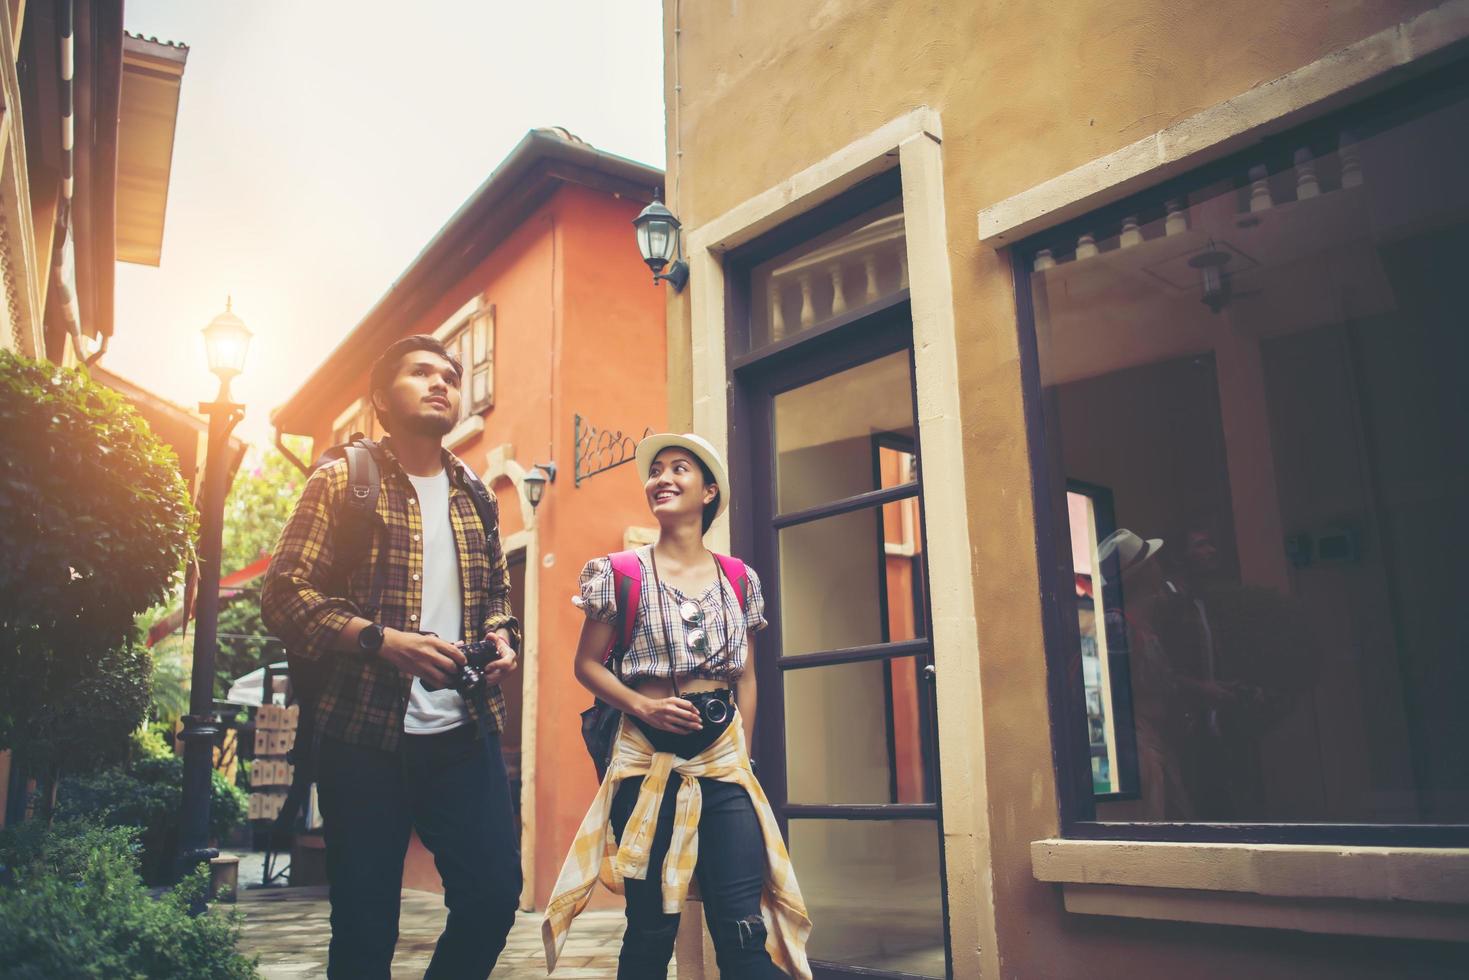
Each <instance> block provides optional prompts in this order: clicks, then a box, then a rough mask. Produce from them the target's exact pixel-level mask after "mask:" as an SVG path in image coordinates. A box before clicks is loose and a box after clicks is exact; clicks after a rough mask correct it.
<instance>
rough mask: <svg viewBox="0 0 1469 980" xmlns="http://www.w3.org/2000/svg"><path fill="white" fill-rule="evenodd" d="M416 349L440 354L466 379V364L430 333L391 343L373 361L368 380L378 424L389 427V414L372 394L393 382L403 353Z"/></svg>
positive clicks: (369, 396) (460, 377) (369, 395)
mask: <svg viewBox="0 0 1469 980" xmlns="http://www.w3.org/2000/svg"><path fill="white" fill-rule="evenodd" d="M416 350H426V351H428V352H430V353H432V354H437V355H439V356H440V357H442V358H443V359H444V360H446V361H448V362H449V363H450V364H452V365H454V373H455V374H456V375H457V376H458V377H459V380H460V381H461V382H463V380H464V365H463V364H460V363H459V358H457V357H455V356H454V355H453V353H452V352H450V350H449V348H447V347H445V346H444V345H443V344H442V343H441V342H440V341H439V340H438V338H436V337H434V336H432V335H430V334H426V333H416V334H414V335H413V336H411V337H404V338H403V339H402V340H397V341H394V342H393V343H391V344H389V345H388V349H387V350H385V351H383V352H382V353H381V354H379V355H378V358H377V360H375V361H373V362H372V373H371V374H370V375H368V381H367V400H368V402H369V403H371V404H372V411H373V414H375V415H376V416H377V421H378V424H379V425H381V426H382V427H383V428H384V429H387V428H388V419H387V416H386V415H384V414H383V412H382V410H381V409H379V408H378V407H377V404H376V403H375V402H373V400H372V396H373V395H374V394H376V393H377V392H378V391H380V390H382V389H383V388H386V387H388V386H389V385H391V384H392V383H393V379H394V378H395V377H397V376H398V365H399V364H400V363H402V361H403V355H404V354H409V353H412V352H413V351H416Z"/></svg>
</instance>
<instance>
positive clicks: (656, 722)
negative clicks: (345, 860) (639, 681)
mask: <svg viewBox="0 0 1469 980" xmlns="http://www.w3.org/2000/svg"><path fill="white" fill-rule="evenodd" d="M635 714H636V715H637V717H638V719H639V720H641V721H643V722H644V723H646V724H649V725H652V726H653V727H654V728H656V729H658V730H660V731H665V732H672V733H673V734H675V735H687V734H688V733H689V732H697V731H698V730H699V729H701V728H703V727H704V722H703V719H701V718H700V717H699V712H698V711H697V710H696V709H695V708H694V706H693V705H692V704H690V703H689V702H688V701H685V700H684V699H683V698H645V699H644V701H643V703H642V704H640V705H638V710H637V711H636V712H635Z"/></svg>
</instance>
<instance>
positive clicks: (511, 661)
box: [485, 630, 520, 685]
mask: <svg viewBox="0 0 1469 980" xmlns="http://www.w3.org/2000/svg"><path fill="white" fill-rule="evenodd" d="M485 639H486V640H493V641H494V642H495V646H497V647H499V649H500V659H498V660H496V661H494V662H493V663H491V664H490V665H489V666H488V667H486V668H485V683H486V684H488V685H495V684H498V683H500V678H502V677H504V676H505V675H506V674H508V673H510V672H511V671H512V670H514V669H515V668H516V667H518V666H520V658H519V657H518V656H516V653H515V647H514V646H512V645H511V643H510V634H509V633H507V632H506V631H505V630H491V631H490V632H488V633H486V634H485Z"/></svg>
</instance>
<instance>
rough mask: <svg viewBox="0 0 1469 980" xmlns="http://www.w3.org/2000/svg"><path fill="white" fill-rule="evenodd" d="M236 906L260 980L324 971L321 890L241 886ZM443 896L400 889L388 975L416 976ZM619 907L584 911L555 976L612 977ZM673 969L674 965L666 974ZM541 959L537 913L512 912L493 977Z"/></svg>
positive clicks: (326, 928) (439, 924) (499, 979)
mask: <svg viewBox="0 0 1469 980" xmlns="http://www.w3.org/2000/svg"><path fill="white" fill-rule="evenodd" d="M237 908H238V909H239V910H240V912H242V913H243V914H244V917H245V921H244V928H243V931H242V935H241V939H240V948H241V950H242V951H243V952H245V953H246V954H248V955H258V956H260V975H261V977H263V978H265V980H305V978H313V980H314V978H318V977H325V976H326V954H327V942H328V940H329V939H330V937H331V926H330V921H329V915H330V911H331V909H330V904H329V903H328V901H327V892H326V889H325V888H261V889H243V888H242V889H241V890H240V901H239V904H238V905H237ZM444 914H445V913H444V902H443V897H442V896H440V895H436V894H433V893H430V892H419V891H412V890H406V889H405V890H404V892H403V908H402V915H401V918H400V922H399V936H398V950H397V953H396V955H395V956H394V957H393V980H418V978H419V977H422V976H423V971H424V970H425V969H426V968H427V967H428V962H429V958H430V957H431V956H432V955H433V948H434V943H435V941H437V939H438V936H439V932H440V931H441V930H442V929H443V927H444ZM623 923H624V918H623V913H622V911H621V910H618V909H610V910H609V909H604V910H597V911H589V912H584V913H583V914H582V915H581V916H580V917H578V918H577V920H576V924H575V925H574V926H573V927H572V930H571V935H570V936H569V937H567V940H566V946H565V948H564V951H563V953H562V958H561V961H560V964H559V965H558V966H557V969H556V976H555V978H554V980H606V978H611V977H615V976H616V975H617V952H618V949H619V947H620V946H621V940H622V930H623ZM675 975H676V971H675V968H674V966H672V965H670V967H669V976H670V977H673V976H675ZM545 976H546V961H545V953H544V948H543V947H542V945H541V916H540V913H538V912H522V913H520V914H519V915H518V916H516V920H515V927H514V929H513V930H511V933H510V936H509V939H508V941H507V942H506V945H505V952H504V953H503V954H501V956H500V962H499V964H498V965H497V966H496V967H495V973H494V977H495V980H544V978H545Z"/></svg>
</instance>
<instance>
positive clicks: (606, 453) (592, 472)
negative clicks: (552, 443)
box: [572, 415, 653, 487]
mask: <svg viewBox="0 0 1469 980" xmlns="http://www.w3.org/2000/svg"><path fill="white" fill-rule="evenodd" d="M572 431H573V433H574V434H575V437H576V461H575V465H574V466H573V467H572V476H573V477H574V478H575V485H576V486H578V487H579V486H581V484H582V481H583V480H590V479H591V478H592V477H594V476H596V475H597V474H598V473H605V472H607V471H608V470H610V469H615V468H616V467H619V466H621V465H622V464H623V463H631V462H632V460H633V453H634V452H636V450H637V448H638V443H639V442H641V441H642V440H643V439H644V438H646V437H648V436H650V435H652V434H653V430H652V428H651V427H645V428H644V429H643V434H642V435H641V436H637V437H636V438H634V437H633V436H628V435H623V433H622V430H621V429H599V428H597V427H596V426H595V425H592V424H591V423H590V422H588V421H587V420H586V419H584V418H582V417H581V416H580V415H576V416H573V418H572Z"/></svg>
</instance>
